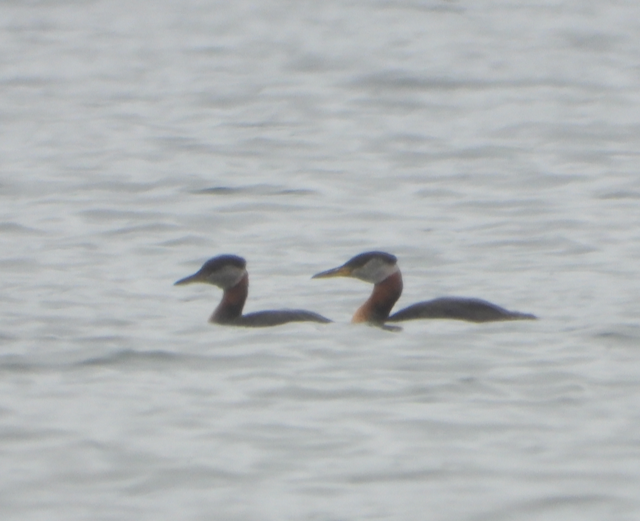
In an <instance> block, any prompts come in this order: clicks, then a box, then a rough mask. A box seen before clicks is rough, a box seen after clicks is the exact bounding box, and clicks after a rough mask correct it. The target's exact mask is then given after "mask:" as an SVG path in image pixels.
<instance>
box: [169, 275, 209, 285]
mask: <svg viewBox="0 0 640 521" xmlns="http://www.w3.org/2000/svg"><path fill="white" fill-rule="evenodd" d="M194 282H205V280H204V278H203V277H202V274H201V273H200V272H198V273H194V274H193V275H189V276H188V277H185V278H184V279H180V280H178V281H176V282H174V283H173V285H174V286H183V285H185V284H193V283H194Z"/></svg>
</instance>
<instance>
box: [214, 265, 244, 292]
mask: <svg viewBox="0 0 640 521" xmlns="http://www.w3.org/2000/svg"><path fill="white" fill-rule="evenodd" d="M246 274H247V270H245V269H243V268H238V267H237V266H225V267H224V268H222V269H220V270H218V271H216V272H215V273H212V274H211V275H210V276H209V282H211V283H212V284H215V285H216V286H218V287H220V288H222V289H226V288H232V287H233V286H235V285H236V284H237V283H238V282H240V280H241V279H242V277H244V276H245V275H246Z"/></svg>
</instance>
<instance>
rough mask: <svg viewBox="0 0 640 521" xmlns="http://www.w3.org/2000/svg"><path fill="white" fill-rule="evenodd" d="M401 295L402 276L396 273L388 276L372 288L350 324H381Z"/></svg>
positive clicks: (398, 272)
mask: <svg viewBox="0 0 640 521" xmlns="http://www.w3.org/2000/svg"><path fill="white" fill-rule="evenodd" d="M401 294H402V274H401V273H400V271H397V272H396V273H394V274H393V275H389V276H388V277H387V278H386V279H384V280H383V281H382V282H378V283H377V284H376V285H375V286H373V293H371V296H370V297H369V298H368V299H367V301H366V302H365V303H364V304H363V305H362V306H360V308H358V311H356V313H355V315H353V318H352V319H351V322H354V323H355V322H371V323H373V324H382V323H384V321H385V320H387V318H389V313H391V308H393V305H394V304H395V303H396V301H397V300H398V299H399V298H400V295H401Z"/></svg>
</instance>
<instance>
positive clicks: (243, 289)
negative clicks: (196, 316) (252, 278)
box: [209, 273, 249, 324]
mask: <svg viewBox="0 0 640 521" xmlns="http://www.w3.org/2000/svg"><path fill="white" fill-rule="evenodd" d="M248 294H249V274H248V273H247V274H245V275H244V277H242V278H241V279H240V282H238V283H237V284H236V285H235V286H233V287H231V288H227V289H225V290H224V294H223V295H222V300H221V301H220V304H218V307H217V308H216V310H215V311H214V312H213V315H211V318H209V322H214V323H216V324H228V323H229V322H233V321H234V320H236V319H237V318H239V317H241V316H242V308H243V307H244V303H245V301H246V300H247V295H248Z"/></svg>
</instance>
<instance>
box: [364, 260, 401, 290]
mask: <svg viewBox="0 0 640 521" xmlns="http://www.w3.org/2000/svg"><path fill="white" fill-rule="evenodd" d="M398 271H399V268H398V265H397V264H389V263H387V262H385V261H383V260H381V259H371V260H370V261H369V262H367V263H366V264H365V265H364V266H362V268H358V269H356V270H353V275H354V277H356V278H358V279H360V280H365V281H367V282H373V283H374V284H378V282H382V281H383V280H384V279H386V278H387V277H389V276H391V275H393V274H394V273H398Z"/></svg>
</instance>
